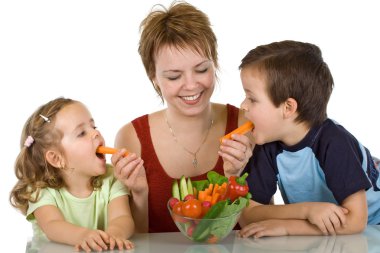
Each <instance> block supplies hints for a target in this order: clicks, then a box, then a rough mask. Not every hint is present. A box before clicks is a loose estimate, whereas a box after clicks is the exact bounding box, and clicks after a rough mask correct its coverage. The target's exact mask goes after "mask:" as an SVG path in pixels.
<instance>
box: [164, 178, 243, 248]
mask: <svg viewBox="0 0 380 253" xmlns="http://www.w3.org/2000/svg"><path fill="white" fill-rule="evenodd" d="M246 176H247V174H245V175H243V176H242V177H230V178H227V177H225V176H223V175H220V174H218V173H216V172H214V171H210V172H208V173H207V180H200V181H193V182H192V181H191V180H190V178H187V179H186V178H185V177H181V179H180V180H179V183H178V181H177V180H174V182H173V187H172V197H171V198H170V199H169V200H168V203H167V206H168V209H169V212H170V215H171V217H172V218H173V221H174V223H175V224H176V226H177V227H178V229H179V230H180V231H181V233H182V234H183V235H184V236H186V237H187V238H188V239H190V240H192V241H194V242H200V243H217V242H219V241H221V240H223V239H224V238H225V237H226V236H228V235H229V233H230V232H231V231H232V230H233V228H234V227H235V225H236V224H237V222H238V220H239V218H240V215H241V212H242V210H243V208H244V207H246V206H247V205H248V199H249V198H250V193H249V192H248V186H247V184H246V182H245V178H246Z"/></svg>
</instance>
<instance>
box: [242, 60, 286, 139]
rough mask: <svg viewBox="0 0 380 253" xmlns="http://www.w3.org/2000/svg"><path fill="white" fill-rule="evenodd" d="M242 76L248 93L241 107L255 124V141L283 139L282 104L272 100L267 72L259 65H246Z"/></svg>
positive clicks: (245, 90) (253, 131)
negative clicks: (268, 89) (267, 82)
mask: <svg viewBox="0 0 380 253" xmlns="http://www.w3.org/2000/svg"><path fill="white" fill-rule="evenodd" d="M240 78H241V81H242V84H243V88H244V92H245V95H246V97H245V99H244V101H243V102H242V103H241V108H242V109H243V110H244V111H245V117H246V118H247V119H249V120H250V121H252V122H253V123H254V125H255V128H254V129H253V130H252V136H253V139H254V141H255V143H256V144H259V145H262V144H264V143H269V142H272V141H277V140H281V132H282V127H281V126H282V123H283V113H282V112H283V111H282V105H280V106H279V107H275V106H274V104H273V103H272V101H271V100H270V98H269V96H268V92H267V88H266V87H267V84H266V76H265V73H264V72H263V71H259V70H258V68H257V67H246V68H243V69H242V70H241V72H240Z"/></svg>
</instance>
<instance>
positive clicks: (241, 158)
mask: <svg viewBox="0 0 380 253" xmlns="http://www.w3.org/2000/svg"><path fill="white" fill-rule="evenodd" d="M252 151H253V145H252V143H251V141H250V139H249V138H248V137H247V136H245V135H242V134H233V135H232V139H231V140H229V139H223V140H222V143H221V146H220V150H219V151H218V153H219V155H220V156H221V157H222V158H223V162H224V164H223V169H224V175H225V176H226V177H229V176H238V175H240V173H241V172H242V171H243V169H244V167H245V165H247V163H248V160H249V158H250V157H251V156H252Z"/></svg>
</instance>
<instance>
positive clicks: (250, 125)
mask: <svg viewBox="0 0 380 253" xmlns="http://www.w3.org/2000/svg"><path fill="white" fill-rule="evenodd" d="M254 127H255V125H254V124H253V123H252V122H250V121H247V122H245V123H244V124H243V125H241V126H240V127H238V128H236V129H235V130H233V131H232V132H230V133H228V134H226V135H225V136H223V137H222V138H220V142H222V140H223V139H231V136H232V135H233V134H246V133H248V132H249V131H250V130H251V129H252V128H254Z"/></svg>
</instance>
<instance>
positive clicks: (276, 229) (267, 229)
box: [238, 220, 289, 238]
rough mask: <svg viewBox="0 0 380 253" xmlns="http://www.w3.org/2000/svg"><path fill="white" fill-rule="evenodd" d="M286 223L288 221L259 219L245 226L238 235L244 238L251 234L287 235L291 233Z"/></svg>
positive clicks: (255, 236) (255, 235) (259, 235)
mask: <svg viewBox="0 0 380 253" xmlns="http://www.w3.org/2000/svg"><path fill="white" fill-rule="evenodd" d="M285 225H286V221H284V220H264V221H259V222H255V223H251V224H248V225H247V226H245V227H243V228H242V229H241V230H240V231H239V232H238V235H239V236H241V237H243V238H245V237H249V236H253V237H254V238H260V237H263V236H285V235H288V234H289V233H288V231H287V229H286V226H285Z"/></svg>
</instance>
